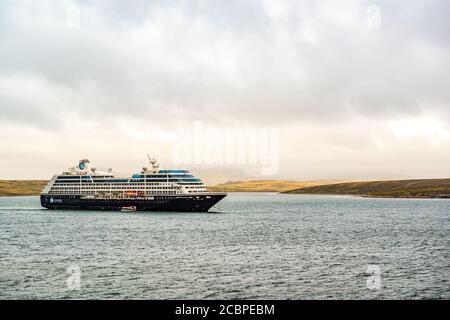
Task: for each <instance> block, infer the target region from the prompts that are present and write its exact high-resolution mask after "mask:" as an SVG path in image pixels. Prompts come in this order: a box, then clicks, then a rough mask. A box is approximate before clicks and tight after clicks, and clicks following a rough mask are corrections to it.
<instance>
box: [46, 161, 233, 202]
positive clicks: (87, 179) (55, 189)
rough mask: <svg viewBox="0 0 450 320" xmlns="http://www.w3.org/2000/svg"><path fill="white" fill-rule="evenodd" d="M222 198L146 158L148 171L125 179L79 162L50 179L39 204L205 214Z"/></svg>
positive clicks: (185, 173) (186, 174)
mask: <svg viewBox="0 0 450 320" xmlns="http://www.w3.org/2000/svg"><path fill="white" fill-rule="evenodd" d="M225 196H226V193H212V192H207V190H206V188H205V186H204V184H203V182H202V181H201V179H199V178H197V177H195V176H194V175H193V174H192V173H191V172H190V171H189V170H184V169H174V170H173V169H160V168H159V164H158V162H157V161H156V160H155V159H154V158H150V157H149V167H143V168H142V170H141V171H140V173H136V174H133V175H131V176H129V177H121V176H119V175H117V174H114V173H113V172H112V170H111V169H107V170H104V171H99V170H97V169H96V168H92V167H91V165H90V161H89V160H88V159H83V160H80V161H79V162H78V166H77V167H72V168H69V169H68V170H67V171H64V172H63V173H62V174H60V175H55V176H53V178H52V179H51V180H50V181H49V183H48V184H47V186H46V187H45V188H44V190H43V191H42V193H41V204H42V206H44V207H46V208H49V209H94V210H121V209H122V208H123V207H135V208H136V210H137V211H141V210H152V211H208V210H209V209H210V208H211V207H212V206H213V205H214V204H216V203H217V202H218V201H220V200H221V199H222V198H224V197H225Z"/></svg>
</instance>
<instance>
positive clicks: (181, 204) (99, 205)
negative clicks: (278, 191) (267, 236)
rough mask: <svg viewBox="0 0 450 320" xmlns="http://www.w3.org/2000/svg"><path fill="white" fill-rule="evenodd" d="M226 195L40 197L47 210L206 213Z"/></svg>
mask: <svg viewBox="0 0 450 320" xmlns="http://www.w3.org/2000/svg"><path fill="white" fill-rule="evenodd" d="M225 196H226V194H212V195H199V196H192V195H189V196H178V195H177V196H154V199H153V200H148V199H81V197H80V196H64V195H51V196H50V195H41V205H42V206H43V207H45V208H48V209H68V210H121V209H122V207H129V206H134V207H136V210H137V211H178V212H206V211H208V210H209V209H210V208H211V207H212V206H213V205H215V204H216V203H217V202H219V201H220V200H221V199H223V198H224V197H225Z"/></svg>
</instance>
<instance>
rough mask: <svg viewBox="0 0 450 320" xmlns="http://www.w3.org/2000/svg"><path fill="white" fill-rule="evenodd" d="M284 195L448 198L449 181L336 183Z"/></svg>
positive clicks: (449, 193)
mask: <svg viewBox="0 0 450 320" xmlns="http://www.w3.org/2000/svg"><path fill="white" fill-rule="evenodd" d="M285 193H290V194H331V195H359V196H367V197H387V198H450V179H418V180H388V181H367V182H351V183H338V184H328V185H321V186H312V187H306V188H299V189H296V190H290V191H287V192H285Z"/></svg>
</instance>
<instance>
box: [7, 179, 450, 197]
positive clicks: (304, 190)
mask: <svg viewBox="0 0 450 320" xmlns="http://www.w3.org/2000/svg"><path fill="white" fill-rule="evenodd" d="M47 182H48V181H47V180H0V197H11V196H37V195H39V194H40V193H41V191H42V189H43V188H44V187H45V185H46V184H47ZM206 188H207V190H208V191H211V192H223V191H225V192H230V193H232V192H277V193H278V192H279V193H283V194H310V195H315V194H316V195H353V196H360V197H370V198H415V199H417V198H419V199H420V198H444V199H448V198H450V179H415V180H385V181H359V182H349V181H345V182H343V180H315V181H295V180H252V181H231V182H227V183H221V184H218V185H214V186H207V187H206Z"/></svg>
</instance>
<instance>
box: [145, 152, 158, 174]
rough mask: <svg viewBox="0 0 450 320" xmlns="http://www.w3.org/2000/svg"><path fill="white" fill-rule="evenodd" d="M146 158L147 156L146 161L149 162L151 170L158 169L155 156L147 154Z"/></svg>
mask: <svg viewBox="0 0 450 320" xmlns="http://www.w3.org/2000/svg"><path fill="white" fill-rule="evenodd" d="M147 158H148V162H149V163H150V165H151V166H152V168H153V170H155V171H156V170H158V168H159V163H158V161H156V159H155V158H153V157H150V156H149V155H148V154H147Z"/></svg>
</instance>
